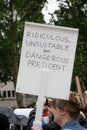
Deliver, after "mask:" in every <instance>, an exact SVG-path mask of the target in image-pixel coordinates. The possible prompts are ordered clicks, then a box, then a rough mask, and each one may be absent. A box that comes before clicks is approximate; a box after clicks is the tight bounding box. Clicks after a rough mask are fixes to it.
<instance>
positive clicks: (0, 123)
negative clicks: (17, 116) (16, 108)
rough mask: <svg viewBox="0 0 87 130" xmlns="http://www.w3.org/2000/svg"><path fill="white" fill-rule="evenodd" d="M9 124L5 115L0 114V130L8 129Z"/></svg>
mask: <svg viewBox="0 0 87 130" xmlns="http://www.w3.org/2000/svg"><path fill="white" fill-rule="evenodd" d="M9 126H10V123H9V121H8V118H7V116H6V115H4V114H2V113H0V130H6V129H9Z"/></svg>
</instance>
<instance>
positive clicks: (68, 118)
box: [0, 92, 87, 130]
mask: <svg viewBox="0 0 87 130" xmlns="http://www.w3.org/2000/svg"><path fill="white" fill-rule="evenodd" d="M48 100H49V99H48ZM48 100H46V103H45V104H44V108H45V109H46V110H47V111H46V110H45V111H44V110H43V112H45V113H47V112H48V117H49V122H43V120H42V121H41V122H42V126H41V129H42V130H85V129H86V128H87V108H86V105H85V103H84V99H83V97H82V96H80V95H79V94H78V93H76V92H71V93H70V95H69V99H68V100H64V99H52V100H51V101H50V102H49V103H48ZM35 113H36V107H35V108H34V109H33V110H32V111H31V113H30V114H29V119H28V122H27V125H26V127H24V128H23V130H37V129H36V127H33V121H34V120H35ZM0 130H19V129H18V127H17V126H16V125H12V126H10V123H9V120H8V118H7V117H6V115H4V114H2V113H0Z"/></svg>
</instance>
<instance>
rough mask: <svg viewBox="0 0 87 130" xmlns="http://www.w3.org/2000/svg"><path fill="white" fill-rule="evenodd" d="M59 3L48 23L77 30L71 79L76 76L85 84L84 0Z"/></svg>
mask: <svg viewBox="0 0 87 130" xmlns="http://www.w3.org/2000/svg"><path fill="white" fill-rule="evenodd" d="M57 1H58V2H59V0H57ZM59 3H60V4H59V9H58V10H56V11H55V12H54V14H51V19H50V22H52V23H54V24H55V25H59V26H66V27H73V28H78V29H79V36H78V44H77V49H76V56H75V63H74V71H73V79H74V77H75V75H78V76H79V77H80V78H81V79H83V80H85V81H86V82H87V10H86V11H85V12H84V10H83V6H84V4H85V0H78V1H77V0H62V1H61V2H59ZM54 16H56V19H55V17H54Z"/></svg>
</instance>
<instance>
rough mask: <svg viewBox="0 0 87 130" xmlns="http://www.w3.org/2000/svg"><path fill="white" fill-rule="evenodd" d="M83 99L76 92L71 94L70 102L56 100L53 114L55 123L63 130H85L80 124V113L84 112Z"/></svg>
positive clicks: (53, 105)
mask: <svg viewBox="0 0 87 130" xmlns="http://www.w3.org/2000/svg"><path fill="white" fill-rule="evenodd" d="M84 107H85V105H84V100H83V98H82V97H81V96H80V95H79V94H78V93H75V92H71V93H70V96H69V100H63V99H54V100H53V104H52V112H53V115H54V121H55V122H56V123H57V124H58V125H60V126H61V130H63V129H71V130H85V128H83V127H82V126H81V125H80V124H79V122H78V118H79V115H80V111H81V110H84Z"/></svg>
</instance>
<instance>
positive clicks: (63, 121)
mask: <svg viewBox="0 0 87 130" xmlns="http://www.w3.org/2000/svg"><path fill="white" fill-rule="evenodd" d="M70 120H72V119H71V118H70V117H63V119H62V120H61V122H60V126H61V127H63V126H64V125H65V124H66V123H67V122H68V121H70Z"/></svg>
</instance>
